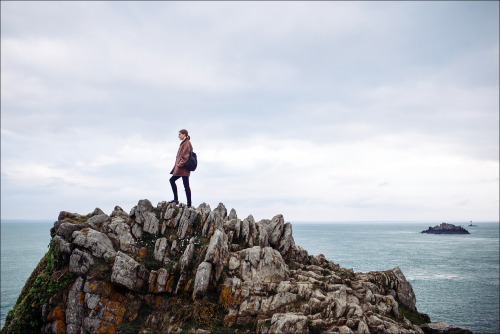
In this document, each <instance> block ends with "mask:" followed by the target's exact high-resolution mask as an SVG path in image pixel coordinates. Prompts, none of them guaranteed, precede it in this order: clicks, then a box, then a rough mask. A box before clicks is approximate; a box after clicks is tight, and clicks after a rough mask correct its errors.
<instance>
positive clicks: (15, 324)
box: [1, 242, 75, 333]
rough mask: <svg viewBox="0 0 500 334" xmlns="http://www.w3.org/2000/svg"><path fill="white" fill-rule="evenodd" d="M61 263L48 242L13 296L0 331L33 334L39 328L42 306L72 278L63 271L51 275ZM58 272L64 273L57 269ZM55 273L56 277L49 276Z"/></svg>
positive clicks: (71, 280) (55, 247)
mask: <svg viewBox="0 0 500 334" xmlns="http://www.w3.org/2000/svg"><path fill="white" fill-rule="evenodd" d="M64 266H65V263H64V261H63V260H62V257H61V254H60V252H59V248H58V247H57V245H55V244H53V243H52V242H51V243H50V244H49V251H48V252H47V253H46V254H45V256H44V257H43V258H42V259H41V260H40V262H39V263H38V265H37V267H36V268H35V270H33V272H32V273H31V276H30V277H29V278H28V280H27V281H26V284H25V285H24V287H23V290H22V291H21V294H20V295H19V298H18V299H17V302H16V305H15V306H14V309H12V310H11V311H10V312H9V314H8V315H7V318H6V321H5V326H4V328H2V331H1V333H7V331H8V332H10V333H34V332H39V331H40V328H41V327H42V324H43V323H42V306H43V305H44V304H45V303H47V302H48V301H49V299H50V297H52V296H53V295H55V294H57V293H58V292H60V291H61V290H64V289H65V288H67V287H68V286H69V285H70V284H71V283H73V281H74V280H75V275H74V274H72V273H69V272H66V273H65V274H62V275H53V274H54V273H55V272H56V271H58V270H61V269H63V268H64ZM61 273H64V271H63V272H61ZM53 276H57V278H53Z"/></svg>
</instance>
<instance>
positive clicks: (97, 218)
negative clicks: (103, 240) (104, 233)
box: [87, 213, 109, 231]
mask: <svg viewBox="0 0 500 334" xmlns="http://www.w3.org/2000/svg"><path fill="white" fill-rule="evenodd" d="M108 221H109V216H108V215H107V214H105V213H102V214H98V215H94V216H92V217H91V218H89V220H87V224H89V226H90V227H92V228H93V229H94V230H99V231H101V230H102V228H103V226H104V224H105V223H107V222H108Z"/></svg>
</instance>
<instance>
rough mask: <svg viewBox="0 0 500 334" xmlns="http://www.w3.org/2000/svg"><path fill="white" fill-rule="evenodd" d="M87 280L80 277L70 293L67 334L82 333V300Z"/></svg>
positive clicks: (67, 310) (67, 311)
mask: <svg viewBox="0 0 500 334" xmlns="http://www.w3.org/2000/svg"><path fill="white" fill-rule="evenodd" d="M84 282H85V280H84V279H83V278H82V277H78V278H77V279H76V280H75V282H74V283H73V284H72V285H71V288H70V289H69V292H68V306H67V308H66V333H68V334H70V333H74V334H76V333H80V328H81V326H82V320H83V301H82V298H81V294H82V289H83V284H84Z"/></svg>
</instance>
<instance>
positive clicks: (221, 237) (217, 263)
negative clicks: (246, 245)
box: [204, 230, 229, 281]
mask: <svg viewBox="0 0 500 334" xmlns="http://www.w3.org/2000/svg"><path fill="white" fill-rule="evenodd" d="M228 256H229V246H228V238H227V235H226V233H224V232H223V231H222V230H216V231H215V233H214V234H213V235H212V237H211V238H210V243H209V245H208V248H207V253H206V255H205V260H204V261H205V262H209V263H212V264H213V267H214V268H213V269H214V279H215V281H218V280H219V277H220V275H221V273H222V269H223V268H224V266H225V265H227V260H228Z"/></svg>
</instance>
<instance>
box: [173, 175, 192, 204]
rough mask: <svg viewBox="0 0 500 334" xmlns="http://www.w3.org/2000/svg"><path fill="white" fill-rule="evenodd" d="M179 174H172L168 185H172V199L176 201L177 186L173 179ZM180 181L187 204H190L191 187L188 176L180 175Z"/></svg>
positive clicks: (175, 179) (177, 198) (177, 177)
mask: <svg viewBox="0 0 500 334" xmlns="http://www.w3.org/2000/svg"><path fill="white" fill-rule="evenodd" d="M179 178H180V176H172V177H171V178H170V185H171V186H172V191H173V192H174V200H176V201H178V200H179V197H178V196H177V186H176V185H175V181H177V180H178V179H179ZM182 183H184V190H186V198H187V205H191V188H189V176H183V177H182Z"/></svg>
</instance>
